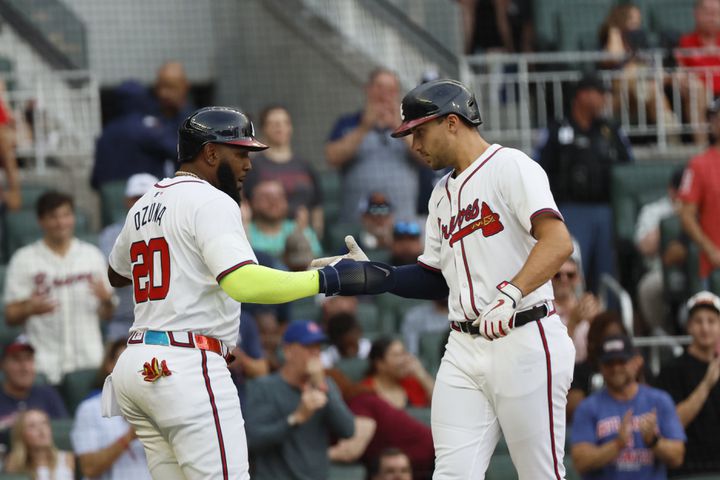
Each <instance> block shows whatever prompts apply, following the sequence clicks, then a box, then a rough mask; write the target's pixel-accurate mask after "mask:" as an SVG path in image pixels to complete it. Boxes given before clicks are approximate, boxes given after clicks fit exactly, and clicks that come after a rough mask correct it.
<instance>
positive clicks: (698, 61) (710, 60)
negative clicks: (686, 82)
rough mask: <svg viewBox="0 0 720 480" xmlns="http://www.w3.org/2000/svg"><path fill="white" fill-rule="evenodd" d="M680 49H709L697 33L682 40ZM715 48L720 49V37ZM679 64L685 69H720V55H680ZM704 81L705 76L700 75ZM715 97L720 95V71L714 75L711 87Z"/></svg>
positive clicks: (683, 37) (719, 36)
mask: <svg viewBox="0 0 720 480" xmlns="http://www.w3.org/2000/svg"><path fill="white" fill-rule="evenodd" d="M678 46H679V47H680V48H702V47H707V45H703V44H702V42H701V41H700V35H698V34H697V32H693V33H688V34H685V35H683V36H682V37H681V38H680V45H678ZM715 46H716V47H720V35H718V36H717V38H715ZM677 59H678V62H679V63H680V65H682V66H685V67H720V54H718V53H717V52H716V53H715V54H710V53H698V54H693V55H690V54H678V56H677ZM700 76H701V78H702V79H703V80H704V79H705V78H706V77H705V75H702V74H700ZM709 86H711V87H712V89H713V93H714V94H715V95H718V94H720V71H717V72H715V73H713V74H712V81H711V83H710V85H709Z"/></svg>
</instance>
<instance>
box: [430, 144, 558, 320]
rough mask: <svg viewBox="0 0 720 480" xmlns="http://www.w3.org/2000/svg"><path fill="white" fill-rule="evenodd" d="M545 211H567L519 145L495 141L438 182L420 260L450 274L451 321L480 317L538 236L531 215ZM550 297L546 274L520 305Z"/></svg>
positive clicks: (527, 306) (554, 212)
mask: <svg viewBox="0 0 720 480" xmlns="http://www.w3.org/2000/svg"><path fill="white" fill-rule="evenodd" d="M547 212H551V213H553V214H554V215H557V216H558V217H560V218H562V217H561V216H560V214H559V213H558V208H557V205H556V204H555V200H554V199H553V196H552V193H551V192H550V185H549V183H548V179H547V175H546V174H545V171H544V170H543V169H542V168H541V167H540V165H538V164H537V163H536V162H534V161H533V160H532V159H530V158H529V157H528V156H527V155H525V154H524V153H522V152H521V151H519V150H515V149H512V148H506V147H502V146H500V145H497V144H495V145H492V146H490V147H489V148H488V149H487V150H486V151H485V152H483V154H482V155H481V156H480V157H478V158H477V159H476V160H475V161H474V162H473V163H472V164H471V165H470V166H469V167H468V168H467V169H465V170H464V171H463V172H462V173H461V174H460V175H458V176H457V177H455V178H453V177H452V172H451V173H449V174H448V175H446V176H445V177H443V178H442V179H441V180H440V181H439V182H438V183H437V185H435V188H434V190H433V193H432V195H431V197H430V203H429V215H428V219H427V226H426V233H425V251H424V252H423V254H422V255H421V256H420V257H419V258H418V261H419V262H420V263H421V264H423V265H425V266H426V267H429V268H430V269H435V270H439V271H441V272H442V274H443V276H444V277H445V280H446V281H447V284H448V286H449V287H450V297H449V299H448V304H449V305H448V306H449V309H450V314H449V319H450V320H456V321H465V320H474V319H476V318H478V317H479V316H480V313H481V312H482V311H483V309H484V308H485V307H486V306H487V305H488V304H489V303H490V302H492V300H493V299H494V298H495V296H496V295H497V294H498V290H497V288H496V287H497V285H498V284H500V283H501V282H503V281H510V280H511V279H512V278H513V277H514V276H515V275H517V273H518V272H519V271H520V269H521V268H522V267H523V265H524V264H525V262H526V261H527V258H528V255H529V254H530V250H532V248H533V247H534V246H535V244H536V243H537V240H535V238H534V237H533V236H532V234H531V229H532V223H531V222H532V219H533V218H534V217H535V216H537V215H539V214H541V213H547ZM552 299H553V290H552V285H551V283H550V282H549V281H548V282H547V283H545V284H544V285H542V286H540V287H539V288H538V289H536V290H535V291H533V292H530V293H529V294H527V295H526V296H525V297H524V298H523V299H522V301H521V302H520V305H519V306H518V310H524V309H526V308H529V307H531V306H533V305H536V304H539V303H542V302H544V301H547V300H552Z"/></svg>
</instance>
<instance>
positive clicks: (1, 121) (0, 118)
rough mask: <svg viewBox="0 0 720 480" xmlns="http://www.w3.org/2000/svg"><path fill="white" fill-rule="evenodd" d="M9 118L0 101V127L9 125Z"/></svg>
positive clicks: (8, 113) (5, 108)
mask: <svg viewBox="0 0 720 480" xmlns="http://www.w3.org/2000/svg"><path fill="white" fill-rule="evenodd" d="M11 118H12V117H11V116H10V112H9V111H8V108H7V106H6V105H5V102H3V101H2V100H0V125H5V124H7V123H9V122H10V119H11Z"/></svg>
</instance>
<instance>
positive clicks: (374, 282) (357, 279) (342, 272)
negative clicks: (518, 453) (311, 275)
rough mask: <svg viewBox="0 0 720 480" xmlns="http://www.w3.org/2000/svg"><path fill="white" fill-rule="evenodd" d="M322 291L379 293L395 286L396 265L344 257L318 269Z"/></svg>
mask: <svg viewBox="0 0 720 480" xmlns="http://www.w3.org/2000/svg"><path fill="white" fill-rule="evenodd" d="M318 273H320V292H321V293H324V294H325V296H326V297H332V296H335V295H377V294H379V293H385V292H387V291H389V290H391V289H392V288H393V287H394V286H395V267H393V266H390V265H386V264H384V263H380V262H356V261H354V260H347V259H342V260H340V261H339V262H337V263H336V264H334V265H328V266H326V267H323V268H321V269H320V270H318Z"/></svg>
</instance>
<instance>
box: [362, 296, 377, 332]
mask: <svg viewBox="0 0 720 480" xmlns="http://www.w3.org/2000/svg"><path fill="white" fill-rule="evenodd" d="M357 320H358V323H359V324H360V328H362V331H363V333H370V334H374V333H378V332H381V331H382V328H381V326H382V325H381V318H380V311H379V310H378V307H377V305H375V304H374V303H367V302H361V303H359V304H358V311H357Z"/></svg>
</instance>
